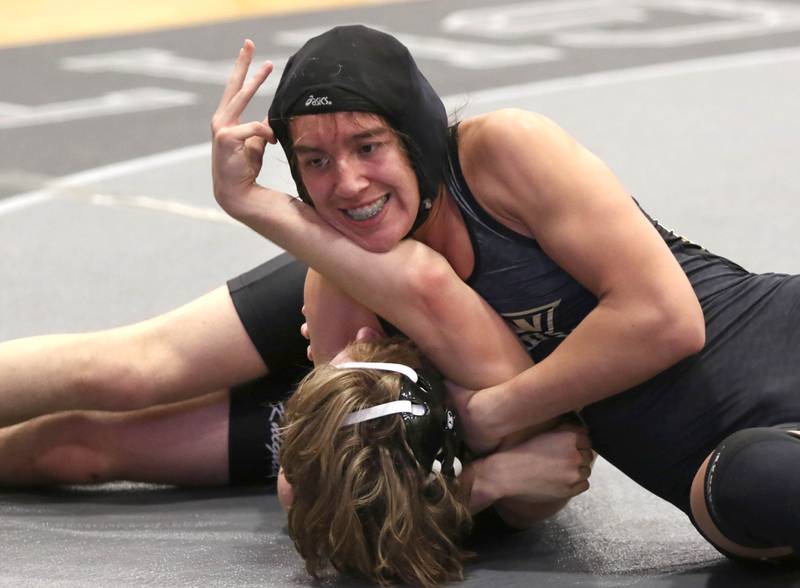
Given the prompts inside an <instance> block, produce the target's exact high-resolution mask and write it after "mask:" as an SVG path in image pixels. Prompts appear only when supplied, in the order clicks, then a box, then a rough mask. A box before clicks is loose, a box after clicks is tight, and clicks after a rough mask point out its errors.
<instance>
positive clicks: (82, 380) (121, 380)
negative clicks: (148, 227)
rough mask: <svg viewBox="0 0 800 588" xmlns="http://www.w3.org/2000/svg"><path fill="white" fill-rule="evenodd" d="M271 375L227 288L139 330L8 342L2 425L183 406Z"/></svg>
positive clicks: (3, 355) (0, 387)
mask: <svg viewBox="0 0 800 588" xmlns="http://www.w3.org/2000/svg"><path fill="white" fill-rule="evenodd" d="M264 371H265V366H264V362H263V361H262V359H261V357H260V356H259V354H258V352H257V351H256V349H255V347H253V344H252V342H251V341H250V339H249V337H248V336H247V333H246V332H245V329H244V327H243V326H242V324H241V321H240V320H239V317H238V315H237V314H236V311H235V309H234V306H233V304H232V302H231V298H230V295H229V294H228V291H227V288H224V287H223V288H219V289H217V290H214V291H213V292H211V293H209V294H207V295H205V296H202V297H200V298H199V299H197V300H195V301H194V302H191V303H190V304H187V305H186V306H183V307H181V308H178V309H177V310H174V311H171V312H169V313H167V314H165V315H162V316H159V317H156V318H153V319H150V320H148V321H144V322H142V323H138V324H134V325H131V326H127V327H121V328H117V329H112V330H108V331H101V332H96V333H87V334H75V335H48V336H43V337H32V338H27V339H20V340H16V341H9V342H7V343H3V344H2V345H0V373H1V374H3V377H2V378H0V424H9V423H14V422H20V421H23V420H26V419H28V418H32V417H34V416H37V415H41V414H46V413H48V412H55V411H60V410H72V409H80V410H112V411H118V410H123V411H124V410H132V409H138V408H142V407H146V406H151V405H155V404H163V403H170V402H176V401H179V400H183V399H186V398H190V397H192V396H198V395H203V394H207V393H210V392H212V391H214V390H219V389H221V388H226V387H228V386H230V385H231V384H233V383H236V382H241V381H244V380H247V379H251V378H254V377H257V376H258V375H260V374H262V373H263V372H264Z"/></svg>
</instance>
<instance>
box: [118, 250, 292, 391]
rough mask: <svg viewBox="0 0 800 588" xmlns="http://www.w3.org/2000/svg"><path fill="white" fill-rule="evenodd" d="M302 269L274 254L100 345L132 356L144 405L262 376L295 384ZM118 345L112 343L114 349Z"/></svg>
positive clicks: (122, 359) (127, 328) (223, 387)
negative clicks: (204, 292) (209, 290)
mask: <svg viewBox="0 0 800 588" xmlns="http://www.w3.org/2000/svg"><path fill="white" fill-rule="evenodd" d="M305 272H306V268H305V266H303V265H302V264H300V263H299V262H297V261H296V260H294V259H293V258H291V257H288V256H286V255H285V254H284V255H281V256H279V257H277V258H275V259H273V260H271V261H270V262H268V263H266V264H264V265H262V266H260V267H258V268H256V269H255V270H252V271H251V272H248V273H246V274H243V275H242V276H239V277H238V278H236V279H234V280H231V281H230V282H229V284H228V285H227V286H223V287H220V288H218V289H216V290H214V291H212V292H210V293H208V294H206V295H204V296H201V297H200V298H198V299H197V300H195V301H193V302H191V303H189V304H187V305H185V306H183V307H180V308H178V309H176V310H174V311H171V312H168V313H166V314H164V315H162V316H159V317H156V318H153V319H151V320H149V321H145V322H143V323H139V324H137V325H133V326H130V327H125V328H122V329H119V330H117V331H116V332H111V333H110V334H109V336H108V337H107V339H106V341H105V343H106V344H107V345H108V349H109V352H110V353H113V354H117V355H119V357H120V358H121V359H120V361H125V358H126V357H130V354H131V353H133V354H135V355H134V357H136V358H137V359H138V360H139V361H137V362H134V363H136V364H137V365H138V366H140V367H139V368H137V369H138V370H139V375H138V377H135V378H132V380H133V381H134V382H137V383H138V385H139V386H142V387H145V388H146V389H148V390H150V394H148V393H146V392H145V393H141V392H137V391H136V390H131V395H137V394H138V395H139V396H140V397H142V398H143V399H144V400H143V402H144V404H140V406H147V405H151V404H159V403H169V402H176V401H179V400H183V399H186V398H191V397H195V396H199V395H202V394H207V393H210V392H213V391H214V390H221V389H226V388H230V387H231V386H234V385H236V384H240V383H243V382H247V381H250V380H253V379H255V378H258V377H260V376H263V375H264V374H265V373H269V374H270V377H272V378H277V379H281V380H285V381H289V380H292V379H295V378H296V377H297V374H299V373H301V370H302V369H305V368H306V367H307V365H308V360H307V358H306V341H305V340H304V339H303V338H302V337H301V335H300V332H299V329H300V325H301V324H302V322H303V319H302V314H301V311H300V309H301V307H302V304H303V282H304V278H305ZM115 343H118V344H115Z"/></svg>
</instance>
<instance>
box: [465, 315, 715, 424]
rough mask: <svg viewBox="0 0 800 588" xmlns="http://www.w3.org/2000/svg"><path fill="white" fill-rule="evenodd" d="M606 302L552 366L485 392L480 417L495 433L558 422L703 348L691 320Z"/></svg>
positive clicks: (575, 333) (542, 364)
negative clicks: (683, 321)
mask: <svg viewBox="0 0 800 588" xmlns="http://www.w3.org/2000/svg"><path fill="white" fill-rule="evenodd" d="M634 306H635V305H623V304H620V305H615V304H614V303H613V302H606V303H604V302H601V303H600V304H598V306H597V307H596V308H595V310H593V311H592V312H591V313H590V314H589V315H588V316H587V317H586V318H585V319H584V320H583V322H582V323H581V324H580V325H579V326H578V328H576V329H575V330H574V331H573V332H572V333H571V334H570V335H569V336H568V337H567V338H566V339H565V340H564V341H563V342H562V343H561V345H560V346H559V347H558V348H557V349H556V350H555V351H553V353H552V354H550V356H548V357H547V358H546V359H545V360H543V361H541V362H539V363H538V364H537V365H536V366H534V367H532V368H530V369H528V370H526V371H525V372H523V373H521V374H519V375H518V376H517V377H515V378H513V379H511V380H509V381H508V382H505V383H503V384H501V385H498V386H495V387H492V388H489V389H487V390H485V391H483V393H482V394H483V397H482V398H481V399H480V400H479V401H478V402H476V404H475V407H474V408H475V410H476V411H485V412H482V414H483V419H484V420H483V423H484V425H485V426H486V427H487V428H489V429H491V430H492V431H493V432H494V433H495V434H500V435H505V434H508V433H510V432H512V431H514V430H517V429H520V428H523V427H525V426H529V425H531V424H535V423H538V422H541V421H543V420H547V419H550V418H553V417H555V416H557V415H560V414H564V413H566V412H570V411H578V410H580V409H582V408H583V407H585V406H587V405H589V404H592V403H594V402H597V401H599V400H602V399H604V398H607V397H609V396H612V395H614V394H617V393H619V392H621V391H624V390H627V389H629V388H631V387H633V386H635V385H637V384H640V383H642V382H644V381H646V380H648V379H649V378H652V377H653V376H655V375H656V374H658V373H659V372H661V371H663V370H664V369H666V368H668V367H670V366H672V365H674V364H675V363H677V362H678V361H680V360H681V359H683V358H685V357H687V356H689V355H691V354H692V353H695V352H697V351H698V350H699V349H700V348H701V347H702V336H701V335H698V333H697V332H696V328H695V327H694V326H693V324H692V323H691V321H687V325H681V324H678V322H679V321H674V320H672V321H668V320H665V319H663V318H662V317H661V316H658V315H657V314H656V313H653V312H651V311H650V309H648V308H640V309H638V310H637V309H636V308H634Z"/></svg>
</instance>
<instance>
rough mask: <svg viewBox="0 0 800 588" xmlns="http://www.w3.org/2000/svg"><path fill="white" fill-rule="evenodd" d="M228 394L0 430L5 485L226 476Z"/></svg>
mask: <svg viewBox="0 0 800 588" xmlns="http://www.w3.org/2000/svg"><path fill="white" fill-rule="evenodd" d="M228 404H229V402H228V393H227V392H217V393H213V394H210V395H206V396H204V397H201V398H194V399H191V400H187V401H184V402H180V403H176V404H171V405H166V406H157V407H151V408H147V409H143V410H137V411H130V412H121V413H112V412H85V411H84V412H82V411H72V412H63V413H58V414H51V415H45V416H42V417H39V418H36V419H33V420H30V421H26V422H24V423H20V424H18V425H14V426H11V427H6V428H4V429H0V485H2V486H41V485H50V484H90V483H101V482H108V481H112V480H134V481H142V482H153V483H160V484H176V485H221V484H226V483H227V482H228Z"/></svg>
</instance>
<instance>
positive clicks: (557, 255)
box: [462, 111, 705, 437]
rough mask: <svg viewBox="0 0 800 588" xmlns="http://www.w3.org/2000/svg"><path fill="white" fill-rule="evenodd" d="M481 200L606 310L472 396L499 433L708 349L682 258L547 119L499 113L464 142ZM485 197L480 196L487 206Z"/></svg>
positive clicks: (603, 170)
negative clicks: (516, 371)
mask: <svg viewBox="0 0 800 588" xmlns="http://www.w3.org/2000/svg"><path fill="white" fill-rule="evenodd" d="M462 141H463V144H462V150H463V152H464V154H465V157H464V158H462V162H463V164H464V169H465V170H471V174H470V173H467V181H468V182H470V185H471V186H472V188H473V192H475V193H476V195H487V194H490V195H491V198H487V197H485V196H484V197H483V199H482V203H483V204H484V205H485V206H486V207H487V209H488V210H489V211H490V212H491V213H493V214H494V215H495V216H496V217H498V218H500V219H502V220H503V222H505V223H506V224H507V225H509V226H511V227H512V228H514V229H515V230H517V231H519V232H521V233H523V234H528V235H530V236H532V237H534V238H536V239H537V240H538V242H539V243H540V245H541V246H542V248H543V250H544V251H545V252H546V253H547V254H548V255H549V256H550V257H551V258H552V259H553V260H554V261H556V263H558V264H559V266H561V267H562V268H563V269H564V270H565V271H567V272H568V273H569V274H570V275H572V276H573V277H574V278H575V279H576V280H578V281H579V282H580V283H581V284H583V285H584V286H585V287H586V288H588V289H589V290H590V291H591V292H593V293H594V294H595V296H596V297H597V299H598V304H597V306H596V308H595V309H594V310H593V311H592V312H591V313H589V315H588V316H587V317H586V318H585V319H584V320H583V321H582V323H581V324H580V325H579V326H578V328H576V329H575V330H574V331H573V332H572V333H571V334H570V335H569V337H567V338H566V340H565V341H564V342H563V343H562V344H561V345H560V346H559V347H558V348H557V350H556V351H554V352H553V353H552V354H551V355H550V356H548V358H547V359H545V360H544V361H541V362H540V363H538V364H537V365H536V366H533V367H531V368H529V369H527V370H525V371H524V372H522V373H520V374H519V375H517V376H516V377H514V378H512V379H511V380H510V381H508V382H505V383H503V384H501V385H499V386H495V387H493V388H490V389H488V390H485V391H482V392H481V393H479V394H477V395H475V396H474V397H473V402H472V406H471V407H470V412H473V411H474V413H475V416H476V418H479V419H481V421H479V422H480V424H481V426H482V427H484V428H487V429H490V430H492V431H493V432H494V435H496V436H498V437H499V436H502V435H505V434H507V433H508V432H509V431H512V430H514V429H516V428H520V427H522V426H524V425H526V424H530V423H534V422H537V420H538V419H542V418H549V417H552V416H555V415H557V414H562V413H564V412H566V411H570V410H579V409H580V408H582V407H584V406H586V405H587V404H590V403H592V402H595V401H598V400H600V399H602V398H605V397H607V396H610V395H613V394H615V393H617V392H619V391H622V390H625V389H627V388H629V387H631V386H634V385H636V384H638V383H640V382H642V381H644V380H646V379H648V378H650V377H652V376H654V375H655V374H657V373H658V372H660V371H662V370H664V369H666V368H667V367H669V366H671V365H673V364H674V363H676V362H677V361H679V360H680V359H682V358H684V357H686V356H687V355H690V354H692V353H695V352H696V351H698V350H699V349H700V348H701V347H702V345H703V342H704V336H705V331H704V328H705V326H704V320H703V315H702V311H701V309H700V305H699V303H698V301H697V298H696V296H695V294H694V292H693V291H692V288H691V286H690V284H689V282H688V280H687V278H686V276H685V275H684V273H683V271H682V269H681V268H680V266H679V265H678V263H677V261H676V260H675V258H674V257H673V255H672V254H671V252H670V251H669V249H668V248H667V246H666V245H665V243H664V241H663V239H661V237H660V236H659V235H658V233H657V232H656V231H655V229H654V228H653V226H652V225H651V224H650V222H649V221H648V220H647V219H646V218H645V217H644V215H642V214H641V212H640V211H639V210H638V208H637V206H636V204H635V203H634V202H633V200H632V199H631V198H630V196H629V195H628V194H627V193H626V192H625V190H624V189H623V188H622V186H621V185H620V183H619V181H618V180H617V179H616V178H615V177H614V175H613V174H612V173H611V172H610V171H609V170H608V168H607V167H606V166H605V165H604V164H603V163H602V162H601V161H600V160H599V159H598V158H597V157H595V156H594V155H593V154H592V153H590V152H589V151H588V150H586V149H584V148H583V147H581V146H580V145H578V144H577V143H576V142H575V141H574V140H572V139H571V138H570V137H569V136H568V135H567V134H566V133H564V132H563V131H562V130H561V129H559V128H558V127H556V125H554V124H553V123H552V122H550V121H548V120H546V119H544V118H543V117H540V116H536V115H533V114H530V113H524V112H519V111H510V112H508V111H501V112H499V113H495V114H493V115H489V116H487V117H484V118H483V119H479V120H478V122H476V123H475V124H474V125H472V126H471V128H469V129H468V132H465V133H464V135H463V137H462ZM479 199H480V197H479Z"/></svg>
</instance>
